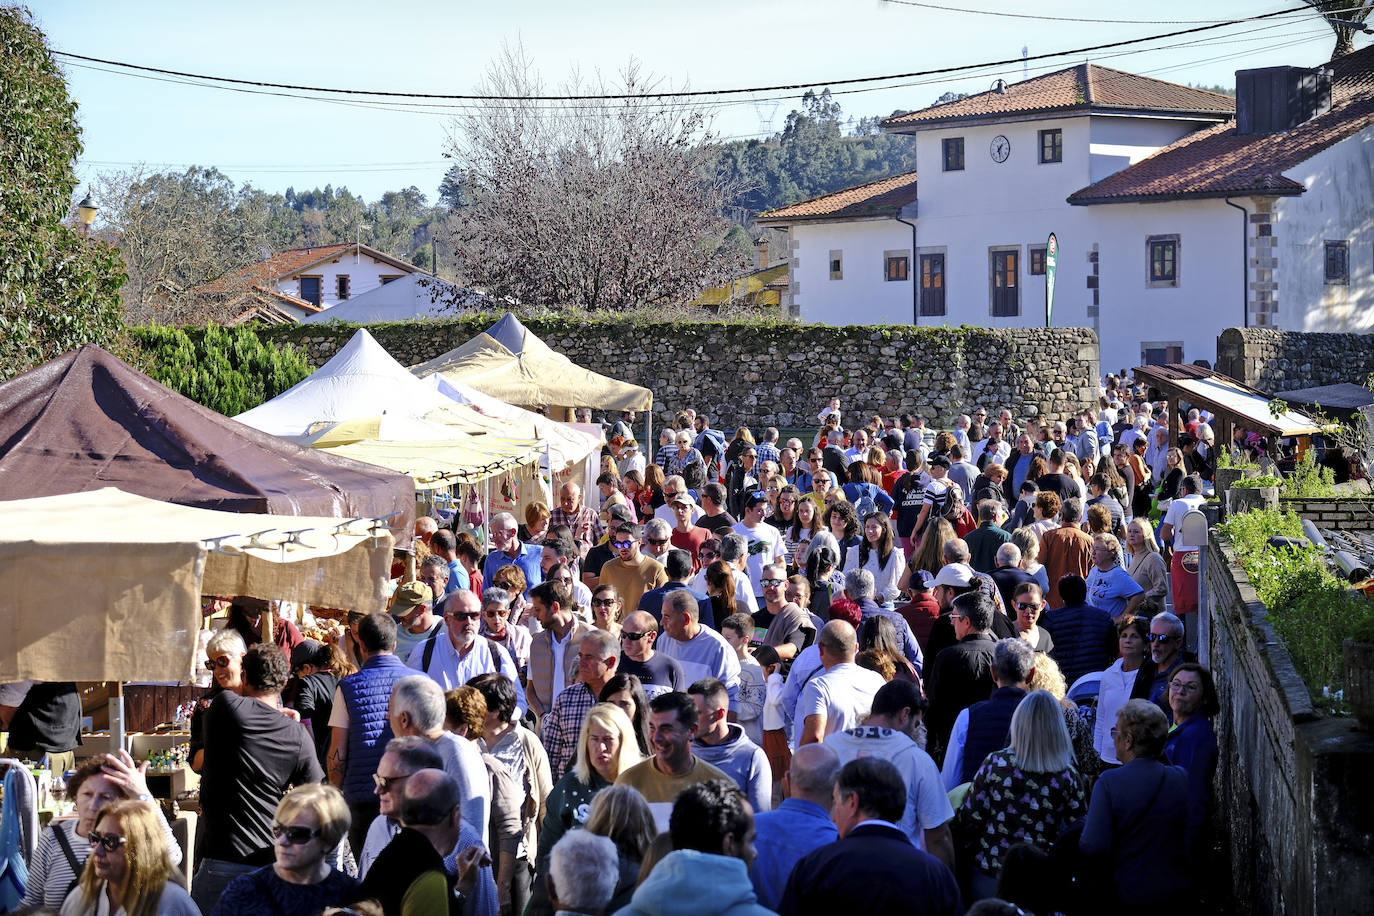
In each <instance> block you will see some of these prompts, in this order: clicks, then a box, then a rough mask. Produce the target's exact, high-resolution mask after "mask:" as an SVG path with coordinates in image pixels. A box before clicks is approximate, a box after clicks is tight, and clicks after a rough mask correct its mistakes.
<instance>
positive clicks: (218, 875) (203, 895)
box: [191, 859, 261, 913]
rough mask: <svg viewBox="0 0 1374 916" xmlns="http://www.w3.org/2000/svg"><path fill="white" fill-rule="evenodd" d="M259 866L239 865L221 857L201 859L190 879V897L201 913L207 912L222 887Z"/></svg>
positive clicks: (213, 905)
mask: <svg viewBox="0 0 1374 916" xmlns="http://www.w3.org/2000/svg"><path fill="white" fill-rule="evenodd" d="M260 867H261V866H258V865H240V864H239V863H237V862H226V861H224V860H223V859H201V860H200V867H199V868H197V869H196V874H195V877H194V878H192V879H191V899H192V900H194V901H195V902H196V906H198V907H200V911H201V912H202V913H209V912H211V911H212V910H214V908H215V904H216V903H218V902H219V898H220V895H221V894H223V893H224V889H225V888H226V887H227V886H228V885H229V882H230V881H233V880H234V879H235V878H237V877H238V876H239V875H246V874H248V873H249V872H250V871H257V870H258V868H260Z"/></svg>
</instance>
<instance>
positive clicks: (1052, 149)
mask: <svg viewBox="0 0 1374 916" xmlns="http://www.w3.org/2000/svg"><path fill="white" fill-rule="evenodd" d="M1040 161H1041V162H1042V163H1045V162H1063V161H1064V131H1063V130H1062V129H1060V128H1058V127H1056V128H1054V129H1053V130H1042V131H1040Z"/></svg>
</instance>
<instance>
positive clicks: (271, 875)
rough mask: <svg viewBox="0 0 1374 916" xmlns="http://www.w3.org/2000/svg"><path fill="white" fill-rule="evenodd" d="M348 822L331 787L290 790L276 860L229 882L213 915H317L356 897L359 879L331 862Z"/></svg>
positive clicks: (277, 820)
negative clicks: (332, 853) (350, 875)
mask: <svg viewBox="0 0 1374 916" xmlns="http://www.w3.org/2000/svg"><path fill="white" fill-rule="evenodd" d="M348 824H349V813H348V805H347V804H346V803H345V802H344V799H343V795H342V794H341V793H340V792H339V790H338V789H336V788H334V787H333V786H327V785H320V784H318V783H313V784H310V785H304V786H297V787H296V788H294V789H292V790H291V791H290V792H287V793H286V795H285V796H284V797H283V798H282V800H281V803H280V804H278V805H277V813H276V815H275V816H274V818H273V821H272V837H273V840H272V851H273V853H274V854H275V855H276V861H275V862H273V863H272V864H271V865H264V866H263V867H262V868H259V869H258V870H257V871H252V872H249V873H248V874H246V875H240V876H239V877H237V878H235V879H234V880H232V881H230V882H229V885H228V886H227V887H226V888H225V889H224V893H223V894H222V895H221V896H220V898H219V903H217V904H215V909H214V911H213V912H212V914H211V916H313V914H315V913H318V912H320V911H321V910H323V909H324V908H325V907H330V906H338V905H340V904H343V903H348V902H350V901H353V900H357V899H358V894H359V892H360V889H361V885H360V884H359V883H358V881H357V879H356V878H351V877H349V876H348V875H346V874H344V873H343V872H341V871H337V870H335V869H334V868H333V867H332V866H331V865H330V864H329V858H330V853H331V852H333V850H334V848H335V847H336V846H338V845H339V842H340V841H341V840H342V839H343V838H344V837H345V836H347V835H348ZM129 916H134V913H133V912H132V911H130V912H129Z"/></svg>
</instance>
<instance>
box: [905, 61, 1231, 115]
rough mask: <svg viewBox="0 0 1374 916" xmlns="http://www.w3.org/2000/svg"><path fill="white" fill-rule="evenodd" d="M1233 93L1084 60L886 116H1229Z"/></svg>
mask: <svg viewBox="0 0 1374 916" xmlns="http://www.w3.org/2000/svg"><path fill="white" fill-rule="evenodd" d="M1235 107H1236V106H1235V100H1234V99H1232V98H1231V97H1230V96H1227V95H1221V94H1220V93H1216V92H1208V91H1206V90H1205V89H1193V88H1190V87H1188V86H1180V85H1179V84H1178V83H1166V82H1164V81H1163V80H1157V79H1151V78H1150V77H1148V76H1138V75H1137V74H1134V73H1127V72H1125V71H1124V70H1113V69H1112V68H1111V67H1101V66H1098V65H1097V64H1079V65H1078V66H1076V67H1069V68H1068V69H1067V70H1059V71H1056V72H1054V73H1046V74H1045V75H1044V76H1037V77H1033V78H1031V79H1028V80H1023V81H1022V82H1019V83H1012V84H1011V85H1009V86H1006V87H1004V91H1002V92H997V91H996V90H992V89H989V90H988V91H987V92H980V93H978V94H977V95H971V96H969V97H968V98H965V99H960V100H959V101H957V102H948V103H946V104H944V105H932V106H931V107H929V108H923V109H921V110H920V111H913V112H911V113H910V114H904V115H898V116H896V117H893V118H888V119H887V120H886V121H884V122H883V125H882V126H883V127H884V128H887V129H890V130H898V131H900V130H901V128H903V127H906V126H923V125H927V124H937V123H940V122H944V121H964V120H973V119H983V118H997V117H1001V116H1004V115H1014V114H1031V113H1036V112H1056V111H1078V110H1082V111H1087V110H1089V109H1104V108H1105V109H1112V110H1123V109H1124V110H1139V111H1163V112H1186V113H1191V114H1197V115H1201V116H1204V117H1224V116H1228V115H1230V114H1231V112H1233V111H1234V110H1235Z"/></svg>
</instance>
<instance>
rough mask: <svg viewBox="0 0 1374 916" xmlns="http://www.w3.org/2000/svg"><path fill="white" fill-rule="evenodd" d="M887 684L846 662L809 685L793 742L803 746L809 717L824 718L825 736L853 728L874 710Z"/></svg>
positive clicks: (800, 705)
mask: <svg viewBox="0 0 1374 916" xmlns="http://www.w3.org/2000/svg"><path fill="white" fill-rule="evenodd" d="M885 683H887V682H886V681H884V680H883V676H882V675H881V674H879V673H878V672H876V671H869V670H868V669H867V668H860V667H859V666H858V665H856V664H854V663H853V662H843V663H841V664H838V665H836V666H835V667H833V668H831V669H829V670H828V671H826V672H825V673H824V674H818V675H816V676H815V677H813V678H812V679H811V680H809V681H807V683H806V686H805V687H804V688H802V692H801V697H800V698H799V699H798V700H797V709H796V714H795V721H794V722H793V725H792V728H793V732H794V739H795V740H796V743H797V744H798V745H800V744H801V736H802V729H803V728H805V726H806V719H807V717H808V716H815V715H821V716H825V734H826V735H833V734H834V733H835V732H839V731H844V730H845V729H847V728H854V727H855V726H857V725H858V724H859V723H860V722H861V721H862V720H863V719H864V718H865V717H867V716H868V713H869V710H871V709H872V708H873V695H874V694H875V693H877V692H878V688H880V687H882V686H883V684H885Z"/></svg>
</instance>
